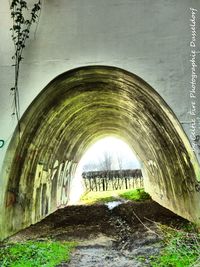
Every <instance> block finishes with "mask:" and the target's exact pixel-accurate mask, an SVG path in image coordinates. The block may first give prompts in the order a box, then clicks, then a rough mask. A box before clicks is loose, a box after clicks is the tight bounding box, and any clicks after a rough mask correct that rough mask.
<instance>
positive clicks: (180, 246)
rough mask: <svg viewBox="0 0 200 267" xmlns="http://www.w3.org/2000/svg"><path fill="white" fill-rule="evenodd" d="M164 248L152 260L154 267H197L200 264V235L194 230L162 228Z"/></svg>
mask: <svg viewBox="0 0 200 267" xmlns="http://www.w3.org/2000/svg"><path fill="white" fill-rule="evenodd" d="M161 230H162V233H163V234H164V241H163V242H164V248H163V250H162V251H161V254H160V255H159V256H154V257H152V258H151V266H152V267H191V266H193V267H197V266H199V262H200V234H199V233H198V232H196V231H195V230H194V228H193V230H192V231H191V229H188V227H187V229H186V230H185V229H182V230H175V229H172V228H169V227H166V226H162V227H161Z"/></svg>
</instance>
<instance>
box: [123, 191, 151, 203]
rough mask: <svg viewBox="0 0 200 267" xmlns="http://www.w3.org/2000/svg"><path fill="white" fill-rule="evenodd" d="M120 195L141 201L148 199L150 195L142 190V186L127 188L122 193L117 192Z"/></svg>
mask: <svg viewBox="0 0 200 267" xmlns="http://www.w3.org/2000/svg"><path fill="white" fill-rule="evenodd" d="M119 196H120V197H122V198H125V199H128V200H133V201H143V200H146V199H150V198H151V197H150V195H149V194H148V193H146V192H145V191H144V189H143V188H141V189H135V190H128V191H126V192H124V193H121V194H119Z"/></svg>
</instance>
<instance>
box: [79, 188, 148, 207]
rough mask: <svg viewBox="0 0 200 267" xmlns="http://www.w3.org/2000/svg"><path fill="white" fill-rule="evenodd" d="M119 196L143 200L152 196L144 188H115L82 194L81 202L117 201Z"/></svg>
mask: <svg viewBox="0 0 200 267" xmlns="http://www.w3.org/2000/svg"><path fill="white" fill-rule="evenodd" d="M119 198H123V199H126V200H132V201H143V200H146V199H150V196H149V194H147V193H146V192H145V191H144V189H132V190H115V191H102V192H96V191H91V192H88V193H86V194H84V195H83V196H82V198H81V202H82V203H83V204H94V203H96V204H97V203H107V202H110V201H115V200H117V199H119Z"/></svg>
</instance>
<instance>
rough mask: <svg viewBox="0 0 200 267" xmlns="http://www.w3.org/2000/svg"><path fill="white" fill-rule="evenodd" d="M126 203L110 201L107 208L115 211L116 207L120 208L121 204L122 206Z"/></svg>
mask: <svg viewBox="0 0 200 267" xmlns="http://www.w3.org/2000/svg"><path fill="white" fill-rule="evenodd" d="M122 203H124V202H122V201H120V200H117V201H110V202H108V203H106V206H107V207H108V208H109V210H112V209H114V208H115V207H117V206H119V205H120V204H122Z"/></svg>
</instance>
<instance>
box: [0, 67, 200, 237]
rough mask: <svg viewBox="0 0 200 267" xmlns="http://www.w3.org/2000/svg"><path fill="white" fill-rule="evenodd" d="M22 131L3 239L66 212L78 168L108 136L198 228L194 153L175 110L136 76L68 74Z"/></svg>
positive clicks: (11, 162)
mask: <svg viewBox="0 0 200 267" xmlns="http://www.w3.org/2000/svg"><path fill="white" fill-rule="evenodd" d="M20 124H21V133H20V135H21V136H20V139H19V136H18V131H17V129H16V131H15V133H14V135H13V138H12V140H11V142H10V145H9V148H8V150H7V154H6V157H5V161H4V168H3V171H2V177H3V181H2V192H3V193H2V195H1V203H2V205H1V214H3V216H2V217H1V225H4V227H2V228H1V234H0V235H1V237H2V238H4V237H5V236H8V235H11V234H12V233H14V232H16V231H18V230H20V229H22V228H24V227H26V226H28V225H30V224H33V223H36V222H37V221H39V220H41V219H42V218H44V217H45V216H47V215H48V214H50V213H52V212H54V211H55V210H56V209H57V208H58V207H59V206H60V205H66V204H67V203H68V201H69V190H70V184H71V181H72V179H73V177H74V175H75V172H76V169H77V164H78V162H79V161H80V159H81V158H82V156H83V154H84V153H85V151H86V150H87V148H88V147H89V146H90V145H91V144H93V143H94V142H95V141H96V140H99V139H100V138H102V137H104V136H107V135H113V136H118V137H120V138H121V139H122V140H125V142H126V143H127V144H129V146H130V147H131V148H133V149H134V151H135V152H136V153H137V155H138V156H139V158H140V160H141V162H143V165H144V166H143V171H144V172H143V175H144V181H145V184H144V187H145V188H147V189H148V193H149V194H150V195H151V196H152V198H153V199H154V200H155V201H157V202H158V203H160V204H161V205H163V206H164V207H167V208H168V209H170V210H172V211H173V212H175V213H176V214H179V215H181V216H182V217H184V218H187V219H189V220H191V221H194V222H196V223H199V222H200V201H199V200H200V193H199V191H198V190H197V188H198V187H197V185H198V179H199V173H200V172H199V165H198V162H197V160H196V157H195V155H194V153H193V151H192V148H191V145H190V143H189V141H188V139H187V137H186V135H185V133H184V131H183V129H182V127H181V125H180V124H179V122H178V120H177V118H176V116H175V115H174V113H173V112H172V110H171V109H170V108H169V106H168V105H167V104H166V103H165V102H164V100H163V99H162V98H161V97H160V95H158V93H157V92H156V91H155V90H154V89H153V88H152V87H151V86H150V85H149V84H147V83H146V82H145V81H143V80H142V79H141V78H139V77H138V76H136V75H134V74H132V73H129V72H127V71H125V70H123V69H119V68H116V67H107V66H89V67H81V68H78V69H74V70H71V71H68V72H66V73H63V74H61V75H59V76H58V77H56V78H55V79H54V80H52V81H51V82H50V83H49V84H48V85H47V86H46V87H45V88H44V89H43V90H42V91H41V93H40V94H39V95H38V96H37V97H36V98H35V99H34V101H33V102H32V103H31V104H30V106H29V107H28V109H27V110H26V112H25V113H24V115H23V117H22V118H21V121H20Z"/></svg>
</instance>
